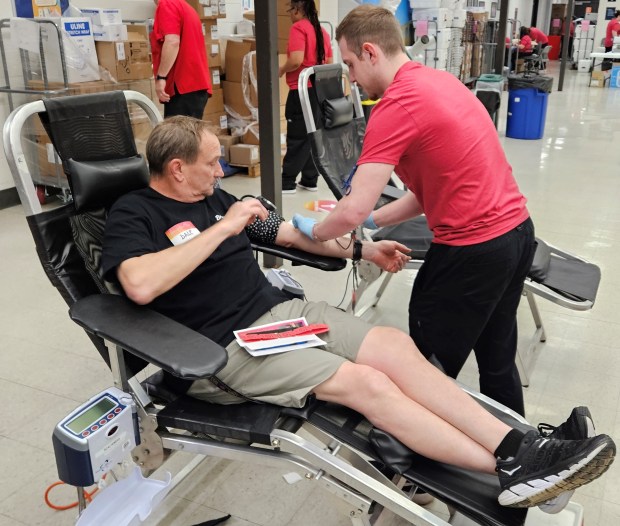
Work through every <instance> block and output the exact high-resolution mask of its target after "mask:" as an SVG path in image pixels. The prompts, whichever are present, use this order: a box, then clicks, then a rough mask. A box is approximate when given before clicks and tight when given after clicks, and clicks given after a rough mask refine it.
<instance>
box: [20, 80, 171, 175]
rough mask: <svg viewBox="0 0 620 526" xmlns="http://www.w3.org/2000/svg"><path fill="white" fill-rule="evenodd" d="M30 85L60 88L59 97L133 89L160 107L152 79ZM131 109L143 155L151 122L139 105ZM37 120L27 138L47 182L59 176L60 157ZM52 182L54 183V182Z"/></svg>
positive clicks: (30, 86)
mask: <svg viewBox="0 0 620 526" xmlns="http://www.w3.org/2000/svg"><path fill="white" fill-rule="evenodd" d="M27 88H28V89H31V90H35V91H43V90H57V91H59V93H58V95H57V96H64V95H84V94H87V93H100V92H104V91H117V90H132V91H137V92H139V93H142V94H143V95H145V96H146V97H147V98H149V99H151V100H152V101H153V102H155V103H156V104H157V105H158V106H161V105H160V104H159V102H158V101H157V94H156V93H155V83H154V81H153V79H140V80H127V81H123V82H108V81H103V80H97V81H92V82H78V83H74V84H69V85H68V90H67V91H62V90H63V89H64V84H63V83H60V82H53V83H49V82H48V83H47V86H45V84H44V83H43V81H42V80H30V81H28V83H27ZM40 98H41V95H40V94H33V100H38V99H40ZM128 108H129V118H130V119H131V127H132V129H133V134H134V137H135V141H136V147H137V149H138V153H142V154H144V153H145V151H146V140H147V139H148V136H149V135H150V133H151V129H152V125H151V123H150V121H149V118H148V116H147V115H146V113H145V112H144V110H142V109H141V108H140V107H139V106H137V105H136V104H131V105H129V107H128ZM160 111H161V112H162V113H163V109H162V108H160ZM34 121H36V124H35V126H33V127H32V130H31V132H30V133H29V138H28V140H30V141H31V142H32V143H33V144H34V147H35V148H36V155H37V156H38V159H39V167H40V170H39V171H40V173H41V175H42V177H44V181H42V182H41V184H45V181H46V180H51V178H56V177H57V175H58V174H57V172H58V166H59V165H60V160H59V159H57V156H56V157H55V156H54V155H52V152H53V146H52V144H51V141H50V139H49V137H48V135H47V132H46V131H45V129H44V128H43V126H41V125H40V122H39V120H38V119H33V122H34ZM61 172H62V170H61ZM63 177H64V176H63ZM48 182H49V181H48ZM49 184H50V185H52V184H51V183H49ZM52 186H55V185H52Z"/></svg>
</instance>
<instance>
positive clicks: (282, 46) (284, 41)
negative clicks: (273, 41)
mask: <svg viewBox="0 0 620 526" xmlns="http://www.w3.org/2000/svg"><path fill="white" fill-rule="evenodd" d="M287 49H288V38H278V53H286V50H287Z"/></svg>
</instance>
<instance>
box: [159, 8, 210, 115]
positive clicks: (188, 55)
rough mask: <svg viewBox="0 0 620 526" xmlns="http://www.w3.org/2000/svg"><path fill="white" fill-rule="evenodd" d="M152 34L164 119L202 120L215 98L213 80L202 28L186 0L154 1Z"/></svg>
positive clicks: (196, 14)
mask: <svg viewBox="0 0 620 526" xmlns="http://www.w3.org/2000/svg"><path fill="white" fill-rule="evenodd" d="M154 2H155V5H156V6H157V8H156V9H155V20H154V24H153V32H152V33H151V52H152V54H153V73H154V74H155V90H156V91H157V97H158V98H159V101H160V102H162V103H163V104H164V117H171V116H172V115H187V116H190V117H195V118H197V119H202V114H203V112H204V109H205V105H206V104H207V100H208V98H209V95H210V94H211V77H210V75H209V64H208V62H207V52H206V49H205V43H204V37H203V34H202V24H201V23H200V18H198V13H197V12H196V11H194V9H192V8H191V7H190V5H189V4H188V3H187V2H185V0H154Z"/></svg>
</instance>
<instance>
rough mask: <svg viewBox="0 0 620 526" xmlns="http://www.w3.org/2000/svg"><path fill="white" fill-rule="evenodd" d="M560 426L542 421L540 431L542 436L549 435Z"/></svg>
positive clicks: (539, 425) (539, 426)
mask: <svg viewBox="0 0 620 526" xmlns="http://www.w3.org/2000/svg"><path fill="white" fill-rule="evenodd" d="M559 428H560V426H552V425H551V424H545V423H544V422H541V423H540V424H538V433H539V434H540V435H541V436H544V437H548V436H549V435H551V434H552V433H553V432H555V431H557V430H558V429H559Z"/></svg>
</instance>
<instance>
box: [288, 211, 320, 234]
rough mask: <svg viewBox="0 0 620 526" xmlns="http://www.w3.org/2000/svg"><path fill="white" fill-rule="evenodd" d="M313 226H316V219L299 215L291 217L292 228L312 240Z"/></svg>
mask: <svg viewBox="0 0 620 526" xmlns="http://www.w3.org/2000/svg"><path fill="white" fill-rule="evenodd" d="M314 225H316V219H314V218H312V217H304V216H302V215H301V214H295V215H294V216H293V226H294V227H295V228H296V229H297V230H299V231H300V232H302V233H303V234H305V235H306V236H308V237H309V238H310V239H314V237H312V228H313V227H314Z"/></svg>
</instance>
